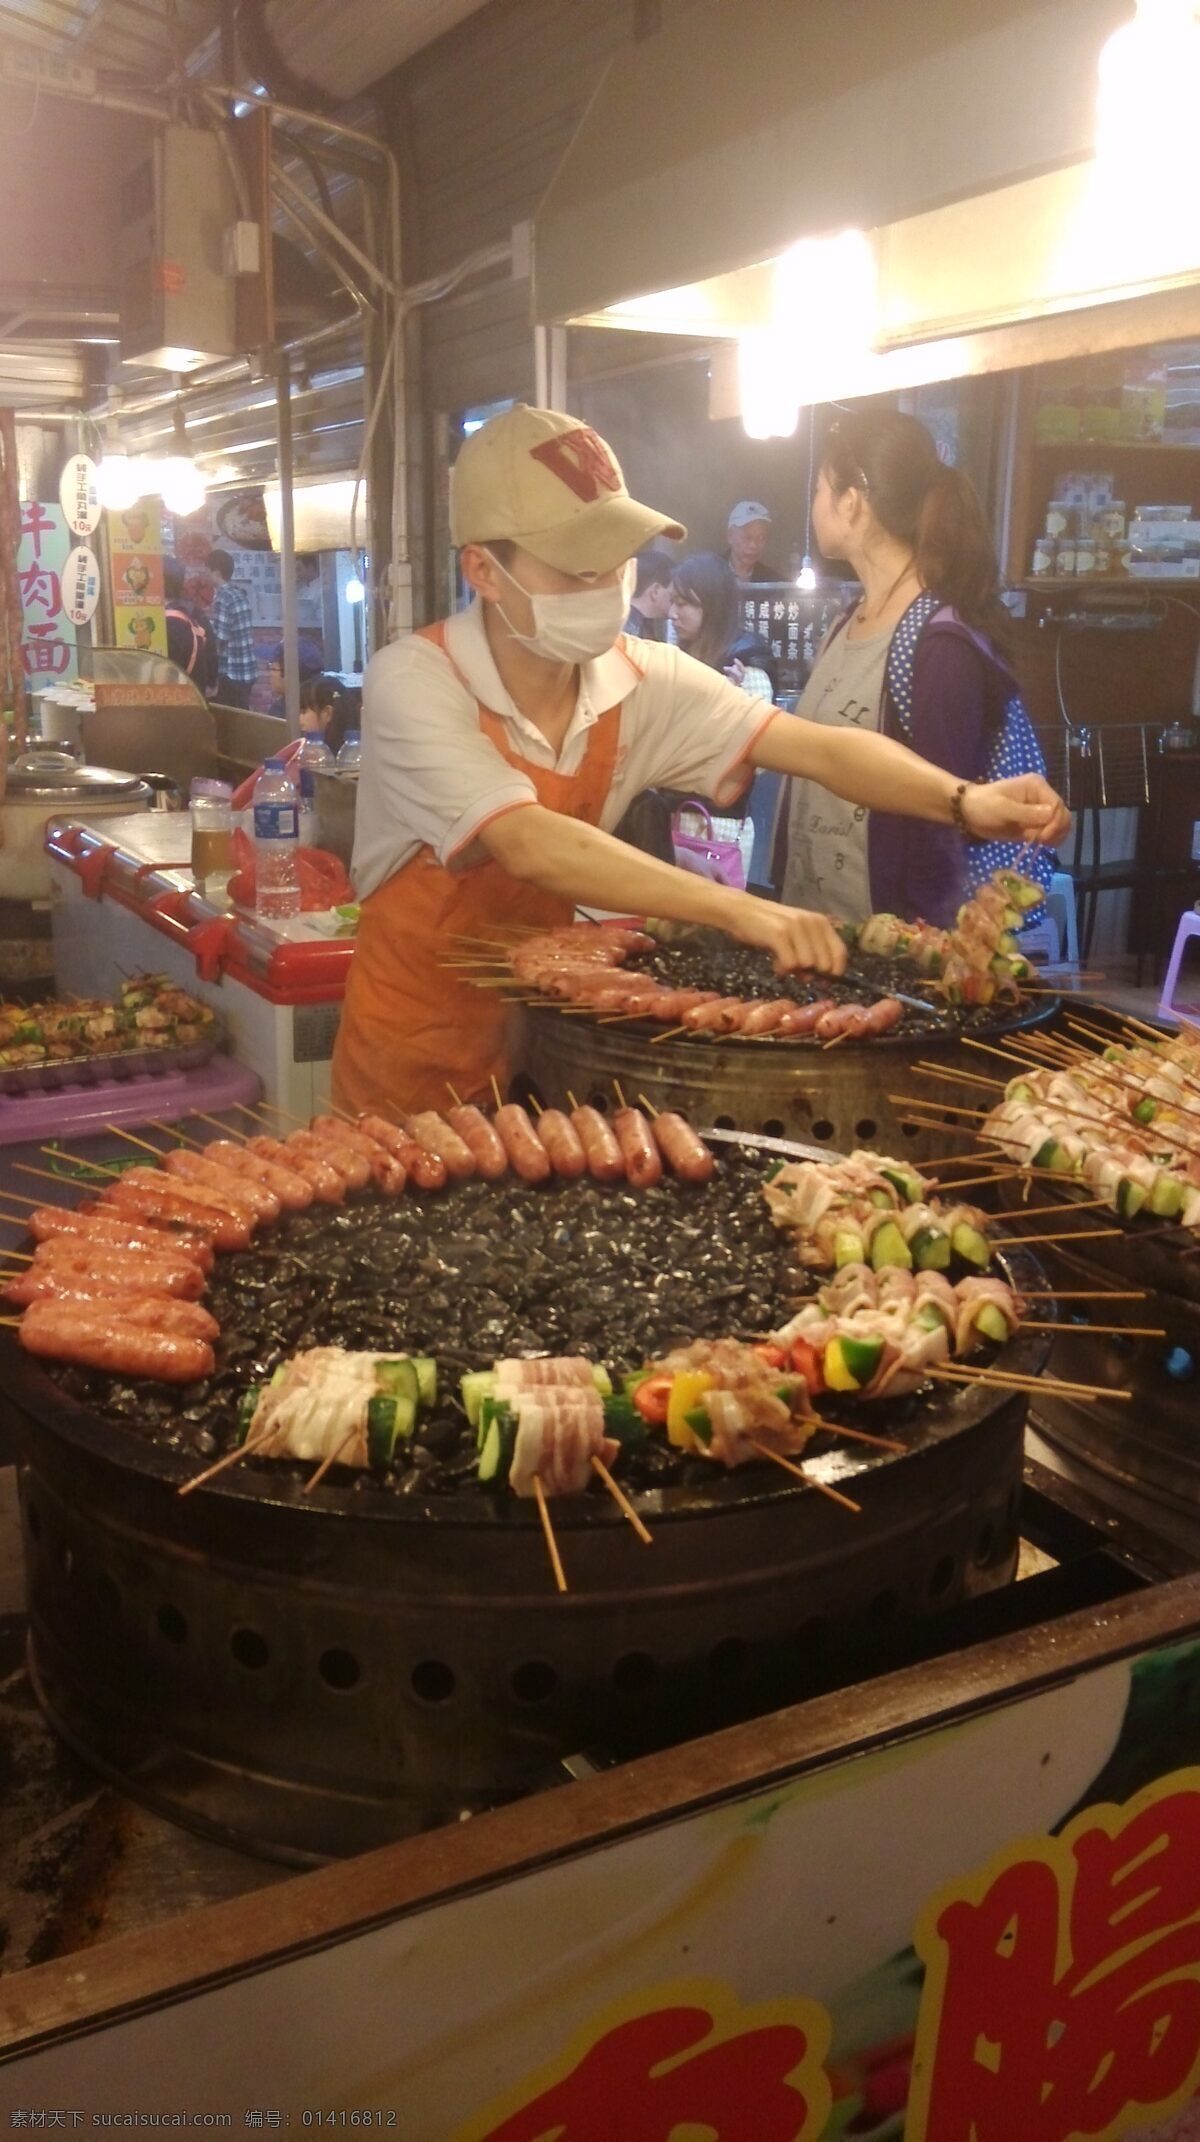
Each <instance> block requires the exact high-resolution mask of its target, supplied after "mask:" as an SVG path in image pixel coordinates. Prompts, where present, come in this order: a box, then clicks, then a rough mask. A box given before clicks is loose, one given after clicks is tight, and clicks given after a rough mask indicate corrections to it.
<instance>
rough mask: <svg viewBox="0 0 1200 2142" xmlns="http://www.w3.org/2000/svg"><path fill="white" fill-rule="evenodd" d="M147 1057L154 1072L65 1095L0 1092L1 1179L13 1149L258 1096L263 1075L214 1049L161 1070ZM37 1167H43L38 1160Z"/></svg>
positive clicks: (205, 1133)
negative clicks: (199, 1060)
mask: <svg viewBox="0 0 1200 2142" xmlns="http://www.w3.org/2000/svg"><path fill="white" fill-rule="evenodd" d="M177 1053H178V1054H179V1055H183V1054H190V1051H182V1050H180V1051H178V1052H177ZM140 1060H141V1059H138V1058H132V1057H130V1058H126V1059H123V1062H124V1063H125V1064H126V1065H127V1066H128V1065H132V1064H134V1063H136V1062H137V1061H140ZM148 1061H149V1062H150V1064H151V1065H152V1066H153V1076H146V1075H144V1074H142V1075H139V1073H138V1072H137V1071H136V1070H128V1069H127V1070H125V1071H123V1073H122V1076H121V1077H119V1078H106V1079H100V1080H98V1081H96V1082H95V1083H94V1084H92V1085H88V1086H76V1087H73V1088H72V1089H71V1090H70V1091H69V1092H66V1093H47V1092H44V1091H43V1092H40V1093H26V1094H0V1178H4V1177H7V1173H8V1166H9V1164H10V1163H11V1161H12V1160H13V1159H14V1158H15V1159H19V1158H22V1157H24V1156H22V1155H21V1154H19V1153H14V1151H13V1150H12V1149H13V1148H14V1147H18V1146H27V1147H29V1148H30V1149H31V1150H34V1151H36V1148H38V1147H39V1146H42V1145H48V1144H50V1143H51V1141H56V1142H57V1143H59V1144H68V1143H74V1142H75V1141H76V1140H77V1139H80V1138H94V1137H97V1136H100V1135H102V1134H103V1132H104V1131H105V1129H106V1128H107V1126H108V1125H109V1124H110V1123H122V1124H125V1125H127V1126H128V1128H130V1129H131V1130H132V1129H136V1127H137V1125H138V1124H139V1123H148V1122H149V1121H150V1120H151V1118H152V1117H155V1116H157V1117H159V1118H160V1119H161V1120H162V1121H163V1122H165V1123H182V1122H185V1121H186V1119H187V1118H188V1117H189V1116H192V1115H196V1114H204V1115H210V1116H219V1115H220V1114H221V1112H222V1111H223V1110H226V1109H230V1108H232V1107H233V1106H234V1104H235V1102H241V1104H242V1105H243V1107H246V1108H249V1107H252V1106H253V1104H254V1103H255V1102H256V1101H257V1100H258V1099H259V1098H260V1096H261V1094H262V1090H263V1086H262V1080H261V1079H260V1078H259V1077H257V1075H256V1074H255V1073H254V1072H253V1071H248V1070H247V1069H246V1067H245V1065H244V1064H239V1063H235V1062H234V1060H233V1058H232V1057H230V1056H218V1055H214V1056H213V1057H212V1058H211V1059H210V1061H209V1062H208V1063H206V1064H204V1065H202V1066H200V1067H199V1068H196V1069H190V1070H189V1069H186V1068H176V1067H174V1066H172V1067H171V1068H170V1069H168V1070H165V1071H164V1069H163V1059H162V1056H161V1055H158V1054H152V1055H151V1056H150V1057H149V1059H148ZM200 1135H201V1137H203V1138H209V1137H212V1136H214V1135H215V1134H214V1132H213V1131H212V1129H211V1127H208V1126H201V1131H200ZM41 1165H42V1166H45V1161H44V1160H43V1161H42V1162H41ZM18 1181H19V1178H18ZM25 1187H26V1188H28V1187H29V1186H28V1185H26V1186H25Z"/></svg>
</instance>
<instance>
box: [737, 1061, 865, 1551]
mask: <svg viewBox="0 0 1200 2142" xmlns="http://www.w3.org/2000/svg"><path fill="white" fill-rule="evenodd" d="M731 1038H732V1037H731ZM738 1038H739V1039H740V1038H741V1037H740V1036H739V1037H738ZM855 1038H856V1039H861V1036H856V1037H855ZM763 1039H764V1041H770V1040H772V1039H773V1036H772V1035H770V1034H764V1036H763ZM850 1039H851V1034H850V1029H849V1027H848V1026H847V1027H843V1029H842V1031H841V1033H840V1034H835V1035H834V1037H833V1040H832V1041H823V1042H822V1043H821V1048H822V1051H823V1053H824V1054H825V1055H828V1053H829V1051H830V1049H840V1048H841V1046H842V1043H843V1041H849V1040H850ZM845 1499H846V1498H845V1496H843V1497H842V1500H843V1502H844V1501H845ZM854 1507H855V1509H857V1508H858V1504H857V1503H856V1504H855V1505H854Z"/></svg>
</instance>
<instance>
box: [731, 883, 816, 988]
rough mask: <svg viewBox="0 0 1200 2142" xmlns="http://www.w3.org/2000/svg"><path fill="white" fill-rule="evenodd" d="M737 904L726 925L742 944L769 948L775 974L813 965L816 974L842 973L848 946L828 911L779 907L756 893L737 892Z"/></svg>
mask: <svg viewBox="0 0 1200 2142" xmlns="http://www.w3.org/2000/svg"><path fill="white" fill-rule="evenodd" d="M734 898H735V899H736V901H737V903H738V904H737V907H736V909H735V911H734V913H733V915H732V916H731V918H730V920H729V921H728V922H725V920H724V917H722V922H723V923H724V927H725V928H726V929H728V931H729V934H730V936H731V937H736V938H737V940H738V943H739V944H743V945H757V946H758V947H760V949H762V950H763V951H766V952H769V953H770V955H771V957H772V959H773V960H774V962H775V972H776V974H791V972H792V970H793V969H794V968H796V967H808V968H812V969H813V970H814V971H815V972H816V973H817V974H841V972H842V970H843V969H844V967H845V965H846V947H845V944H844V942H843V940H842V938H841V937H840V936H839V935H838V933H837V931H836V930H835V928H834V926H833V924H832V922H831V921H830V920H829V917H828V915H818V914H816V913H814V912H813V911H812V910H811V909H809V908H803V907H777V906H776V905H775V902H774V901H773V900H760V899H759V898H758V897H757V895H756V894H754V893H737V894H735V895H734Z"/></svg>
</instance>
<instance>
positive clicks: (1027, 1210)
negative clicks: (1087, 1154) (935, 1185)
mask: <svg viewBox="0 0 1200 2142" xmlns="http://www.w3.org/2000/svg"><path fill="white" fill-rule="evenodd" d="M1076 1180H1078V1178H1076ZM952 1187H954V1188H957V1185H952ZM1101 1205H1103V1207H1104V1209H1105V1211H1106V1212H1111V1211H1112V1206H1111V1205H1110V1204H1109V1202H1108V1199H1107V1198H1106V1197H1081V1198H1078V1199H1074V1198H1071V1199H1068V1198H1061V1197H1060V1198H1056V1199H1055V1201H1054V1203H1053V1204H1052V1205H1018V1206H1017V1207H1016V1209H1015V1211H1014V1212H1012V1214H1011V1215H1009V1217H1011V1218H1012V1219H1014V1220H1044V1219H1045V1217H1046V1215H1047V1213H1057V1214H1058V1215H1059V1216H1060V1217H1061V1215H1062V1214H1063V1213H1065V1212H1094V1211H1095V1210H1096V1209H1097V1208H1098V1207H1099V1206H1101Z"/></svg>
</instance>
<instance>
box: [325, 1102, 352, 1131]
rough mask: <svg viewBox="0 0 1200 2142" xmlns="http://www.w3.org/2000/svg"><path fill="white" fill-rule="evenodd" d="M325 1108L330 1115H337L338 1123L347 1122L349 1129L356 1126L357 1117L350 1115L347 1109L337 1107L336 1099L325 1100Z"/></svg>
mask: <svg viewBox="0 0 1200 2142" xmlns="http://www.w3.org/2000/svg"><path fill="white" fill-rule="evenodd" d="M326 1109H327V1111H328V1113H329V1114H330V1115H331V1116H336V1117H337V1119H338V1122H339V1123H348V1124H349V1125H350V1128H351V1130H356V1129H357V1128H358V1118H357V1117H356V1116H352V1115H351V1114H350V1111H349V1109H346V1108H339V1107H338V1105H337V1102H336V1101H328V1102H326Z"/></svg>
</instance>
